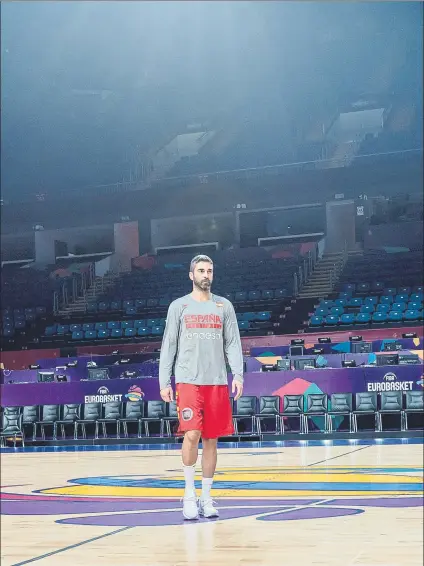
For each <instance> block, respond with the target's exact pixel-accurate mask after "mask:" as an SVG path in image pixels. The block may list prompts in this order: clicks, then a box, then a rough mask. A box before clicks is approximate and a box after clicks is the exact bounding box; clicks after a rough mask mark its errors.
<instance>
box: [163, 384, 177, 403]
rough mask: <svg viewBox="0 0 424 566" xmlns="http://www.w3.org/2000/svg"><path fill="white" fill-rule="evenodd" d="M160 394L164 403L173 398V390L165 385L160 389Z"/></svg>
mask: <svg viewBox="0 0 424 566" xmlns="http://www.w3.org/2000/svg"><path fill="white" fill-rule="evenodd" d="M160 396H161V397H162V399H163V400H164V401H165V402H166V403H171V401H173V400H174V392H173V391H172V387H165V388H164V389H161V390H160Z"/></svg>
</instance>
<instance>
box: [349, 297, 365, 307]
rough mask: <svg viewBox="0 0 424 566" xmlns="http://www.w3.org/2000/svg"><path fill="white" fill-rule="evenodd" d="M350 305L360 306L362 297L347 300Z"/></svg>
mask: <svg viewBox="0 0 424 566" xmlns="http://www.w3.org/2000/svg"><path fill="white" fill-rule="evenodd" d="M348 304H349V306H350V307H361V306H362V299H361V298H360V297H353V298H352V299H350V301H349V303H348Z"/></svg>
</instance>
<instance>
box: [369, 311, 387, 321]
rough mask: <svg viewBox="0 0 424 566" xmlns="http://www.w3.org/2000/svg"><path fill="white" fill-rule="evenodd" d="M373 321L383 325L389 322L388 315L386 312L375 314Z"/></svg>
mask: <svg viewBox="0 0 424 566" xmlns="http://www.w3.org/2000/svg"><path fill="white" fill-rule="evenodd" d="M372 321H373V322H377V323H378V322H379V323H383V322H387V313H386V312H375V313H373V315H372Z"/></svg>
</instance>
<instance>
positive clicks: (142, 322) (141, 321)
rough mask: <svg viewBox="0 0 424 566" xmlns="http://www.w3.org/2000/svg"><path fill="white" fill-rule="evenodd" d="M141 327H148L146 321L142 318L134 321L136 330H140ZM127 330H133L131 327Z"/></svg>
mask: <svg viewBox="0 0 424 566" xmlns="http://www.w3.org/2000/svg"><path fill="white" fill-rule="evenodd" d="M130 322H131V321H130ZM140 326H147V325H146V319H144V318H141V319H138V320H134V328H139V327H140ZM122 328H123V327H122ZM127 328H131V326H128V327H127Z"/></svg>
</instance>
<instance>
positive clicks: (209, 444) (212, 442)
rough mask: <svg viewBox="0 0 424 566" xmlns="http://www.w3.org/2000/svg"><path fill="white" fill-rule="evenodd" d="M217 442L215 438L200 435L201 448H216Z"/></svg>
mask: <svg viewBox="0 0 424 566" xmlns="http://www.w3.org/2000/svg"><path fill="white" fill-rule="evenodd" d="M217 444H218V439H217V438H203V437H202V445H203V448H209V449H210V450H213V449H216V446H217Z"/></svg>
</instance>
